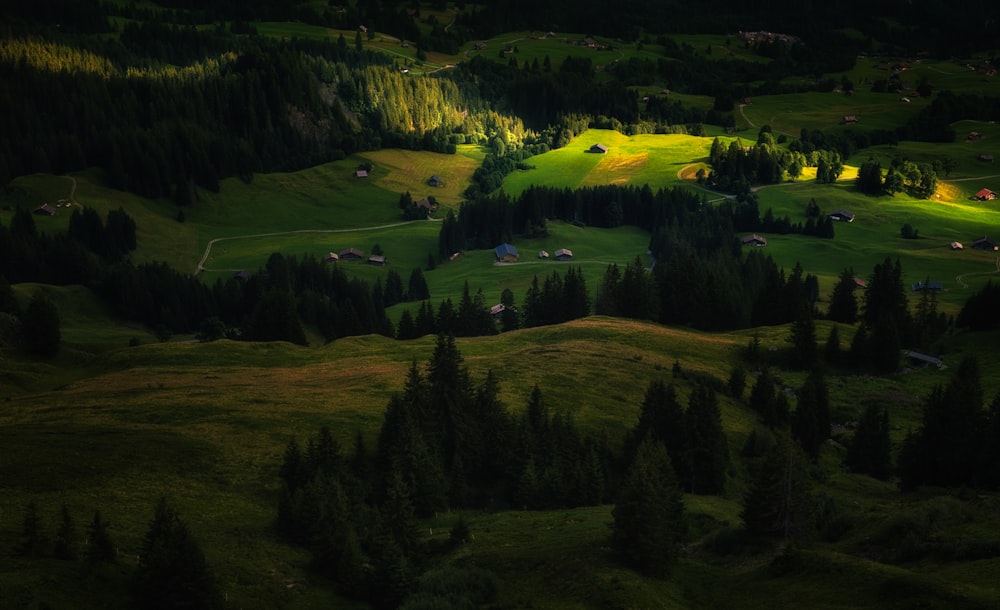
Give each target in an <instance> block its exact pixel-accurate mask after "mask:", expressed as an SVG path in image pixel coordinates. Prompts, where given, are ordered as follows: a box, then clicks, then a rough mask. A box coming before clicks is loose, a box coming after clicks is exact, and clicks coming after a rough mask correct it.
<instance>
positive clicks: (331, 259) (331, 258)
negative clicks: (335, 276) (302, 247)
mask: <svg viewBox="0 0 1000 610" xmlns="http://www.w3.org/2000/svg"><path fill="white" fill-rule="evenodd" d="M339 260H340V255H339V254H337V253H336V252H327V253H326V256H324V257H323V261H324V262H327V263H335V262H337V261H339Z"/></svg>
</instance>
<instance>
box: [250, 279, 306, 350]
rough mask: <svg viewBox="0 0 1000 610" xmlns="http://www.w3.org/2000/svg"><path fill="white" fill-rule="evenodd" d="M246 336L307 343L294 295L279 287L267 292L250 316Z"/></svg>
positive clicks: (256, 338)
mask: <svg viewBox="0 0 1000 610" xmlns="http://www.w3.org/2000/svg"><path fill="white" fill-rule="evenodd" d="M245 336H246V338H247V339H248V340H250V341H289V342H291V343H297V344H299V345H306V335H305V332H304V331H303V330H302V325H301V323H300V322H299V316H298V313H297V311H296V307H295V297H294V295H293V294H291V293H290V292H288V291H285V290H279V289H274V290H271V291H269V292H267V293H265V294H264V295H263V296H262V297H261V299H260V301H259V302H258V303H257V306H256V307H255V308H254V310H253V313H252V314H251V316H250V321H249V322H248V324H247V327H246V331H245Z"/></svg>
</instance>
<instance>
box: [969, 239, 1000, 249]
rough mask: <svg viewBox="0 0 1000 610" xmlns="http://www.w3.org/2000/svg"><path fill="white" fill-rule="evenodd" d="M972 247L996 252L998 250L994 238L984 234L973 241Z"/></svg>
mask: <svg viewBox="0 0 1000 610" xmlns="http://www.w3.org/2000/svg"><path fill="white" fill-rule="evenodd" d="M972 248H973V249H974V250H987V251H989V252H995V251H996V250H997V244H996V242H995V241H993V240H992V239H990V238H988V237H986V236H983V237H980V238H979V239H977V240H976V241H974V242H972Z"/></svg>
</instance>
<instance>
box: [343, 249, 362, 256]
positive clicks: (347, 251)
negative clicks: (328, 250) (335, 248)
mask: <svg viewBox="0 0 1000 610" xmlns="http://www.w3.org/2000/svg"><path fill="white" fill-rule="evenodd" d="M348 256H350V257H354V258H364V257H365V253H364V252H362V251H361V250H358V249H357V248H344V249H343V250H341V251H340V258H344V257H348Z"/></svg>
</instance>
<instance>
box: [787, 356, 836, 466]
mask: <svg viewBox="0 0 1000 610" xmlns="http://www.w3.org/2000/svg"><path fill="white" fill-rule="evenodd" d="M829 403H830V399H829V393H828V390H827V387H826V381H825V380H824V379H823V373H822V372H821V371H820V370H819V369H816V368H814V369H813V370H812V372H810V373H809V376H808V377H806V380H805V383H803V384H802V387H801V388H800V389H799V393H798V405H797V406H796V409H795V415H794V417H793V418H792V435H793V436H794V437H795V439H796V440H798V441H799V445H800V446H801V447H802V450H803V451H805V453H806V455H807V456H809V457H810V458H811V459H812V460H816V459H817V458H818V457H819V450H820V447H821V446H822V444H823V441H825V440H826V439H827V438H829V437H830V404H829Z"/></svg>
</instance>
